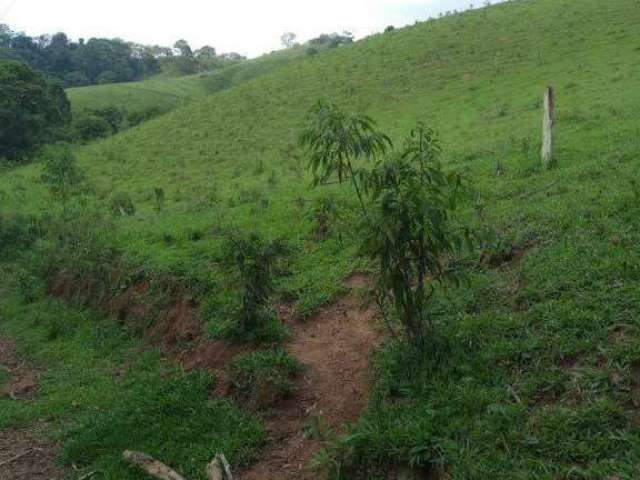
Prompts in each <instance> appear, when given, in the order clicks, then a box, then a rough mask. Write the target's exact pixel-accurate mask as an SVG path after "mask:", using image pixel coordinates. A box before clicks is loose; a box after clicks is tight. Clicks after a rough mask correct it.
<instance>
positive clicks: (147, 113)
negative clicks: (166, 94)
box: [126, 107, 164, 127]
mask: <svg viewBox="0 0 640 480" xmlns="http://www.w3.org/2000/svg"><path fill="white" fill-rule="evenodd" d="M163 113H164V111H163V110H162V109H161V108H160V107H149V108H146V109H144V110H137V111H133V112H129V113H127V114H126V122H127V126H128V127H135V126H136V125H139V124H141V123H142V122H146V121H147V120H151V119H152V118H154V117H157V116H159V115H162V114H163Z"/></svg>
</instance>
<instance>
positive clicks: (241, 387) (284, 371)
mask: <svg viewBox="0 0 640 480" xmlns="http://www.w3.org/2000/svg"><path fill="white" fill-rule="evenodd" d="M300 369H301V366H300V364H299V363H298V361H297V360H296V359H295V358H293V357H292V356H291V355H289V354H288V353H287V352H286V351H284V350H280V349H278V350H267V351H258V352H253V353H249V354H247V355H243V356H241V357H238V358H236V359H234V360H233V362H232V363H231V365H230V376H229V380H230V382H231V387H232V389H233V392H234V395H235V396H236V397H237V398H239V399H240V400H241V401H242V402H245V403H247V404H249V405H250V406H251V407H252V408H265V407H270V406H273V405H275V404H277V403H278V402H279V401H281V400H283V399H285V398H286V397H288V396H289V395H291V393H292V392H293V388H294V377H295V375H296V374H297V373H298V372H299V371H300Z"/></svg>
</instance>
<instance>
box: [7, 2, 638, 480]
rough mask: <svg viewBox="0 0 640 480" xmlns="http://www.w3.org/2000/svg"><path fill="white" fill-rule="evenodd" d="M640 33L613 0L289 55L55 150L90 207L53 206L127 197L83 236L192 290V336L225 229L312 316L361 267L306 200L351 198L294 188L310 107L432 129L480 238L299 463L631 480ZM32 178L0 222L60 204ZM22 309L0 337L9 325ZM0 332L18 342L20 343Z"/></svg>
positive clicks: (528, 9) (222, 310) (496, 13)
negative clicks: (225, 85)
mask: <svg viewBox="0 0 640 480" xmlns="http://www.w3.org/2000/svg"><path fill="white" fill-rule="evenodd" d="M639 22H640V11H639V10H638V9H637V5H636V4H635V2H633V1H631V0H614V1H611V2H607V4H606V7H603V4H602V3H601V2H599V1H596V0H582V1H577V0H564V1H559V2H558V1H555V0H553V1H552V0H535V1H521V2H509V3H505V4H501V5H497V6H493V7H491V8H487V9H482V10H477V11H473V12H466V13H463V14H460V15H456V16H451V17H446V18H444V19H441V20H437V21H431V22H425V23H422V24H419V25H416V26H413V27H410V28H406V29H395V30H394V31H391V32H388V33H385V34H381V35H377V36H373V37H372V38H369V39H366V40H364V41H362V42H356V43H354V44H353V45H348V46H344V47H341V48H339V49H336V50H332V51H329V52H324V53H321V54H318V55H313V56H306V55H305V56H303V58H301V59H299V60H297V61H296V62H294V63H292V64H290V65H288V66H286V67H283V68H281V69H278V70H277V71H274V72H272V73H270V74H268V75H264V76H261V77H259V78H255V79H253V80H251V81H248V82H244V83H242V84H241V85H237V86H235V87H233V88H230V89H227V90H225V91H222V92H219V93H216V94H214V95H211V96H209V97H207V98H206V99H205V100H203V101H202V102H200V103H198V104H194V105H188V106H185V107H183V108H178V109H176V110H174V111H172V112H171V113H169V114H167V115H165V116H163V117H161V118H158V119H156V120H154V121H152V122H148V123H146V124H144V125H141V126H140V127H139V128H136V129H132V130H128V131H126V132H122V133H120V134H118V135H115V136H113V137H111V138H109V139H106V140H104V141H99V142H96V143H93V144H91V145H88V146H84V147H78V148H76V149H75V154H76V155H77V158H78V165H79V167H81V168H82V170H83V171H84V172H85V173H86V176H87V179H88V181H89V182H91V185H92V188H93V190H94V191H95V195H85V196H83V197H82V198H77V199H75V200H73V201H71V202H70V204H71V205H69V208H70V209H72V208H73V209H75V208H76V206H77V208H78V209H77V210H73V211H78V212H81V211H82V209H83V208H84V209H89V210H101V209H103V210H108V209H109V203H110V198H111V197H112V195H113V193H114V191H119V192H126V193H127V194H128V195H129V197H130V199H131V201H132V203H133V204H134V205H135V213H133V214H132V215H117V216H112V218H111V220H110V222H112V223H111V224H110V227H109V228H107V229H105V230H104V231H103V232H101V233H100V241H101V242H104V245H108V246H109V247H110V248H113V249H114V250H117V251H118V252H120V254H121V260H123V261H126V262H127V264H128V265H133V266H138V267H140V266H142V267H144V270H145V272H154V273H160V274H167V273H170V274H172V275H175V277H176V278H180V279H181V281H183V282H184V283H185V284H188V285H192V286H193V287H194V292H196V293H195V295H196V296H197V297H198V300H199V301H200V306H201V316H202V321H203V322H204V324H205V329H206V330H207V331H211V332H218V331H219V330H220V325H221V324H222V323H224V322H225V321H226V320H228V315H227V313H226V312H228V311H233V309H234V308H235V307H236V306H237V301H238V298H239V297H238V295H239V292H240V291H241V284H240V282H239V281H238V276H237V271H235V270H234V269H230V268H228V260H229V258H228V256H227V249H226V236H225V233H226V232H228V231H229V228H233V229H236V230H238V231H242V232H255V233H259V234H260V235H261V236H262V238H264V239H265V241H271V240H273V239H276V238H285V239H286V240H287V242H288V243H289V245H290V246H291V254H290V255H289V256H288V258H287V269H288V271H289V274H288V275H286V276H282V277H278V278H277V279H276V281H275V285H274V287H275V291H274V292H273V295H272V296H271V299H272V301H273V302H280V301H282V302H283V303H286V304H287V305H292V308H293V309H295V312H296V315H297V316H298V317H301V318H312V316H311V314H312V313H313V312H314V311H316V310H317V309H318V308H319V307H320V306H322V305H325V304H326V303H328V302H330V301H331V300H332V299H334V298H335V297H336V296H337V295H339V294H340V293H342V291H343V290H344V283H343V280H344V279H345V278H346V277H347V276H348V275H349V274H350V273H351V272H353V271H363V270H364V271H368V270H372V269H373V268H374V267H375V265H373V264H372V263H370V262H367V261H364V260H363V259H362V258H361V257H358V256H357V255H356V252H357V251H358V246H359V240H360V239H359V238H358V236H357V234H356V232H355V231H354V229H352V228H349V226H348V225H347V227H346V228H345V227H344V225H343V226H341V231H340V232H335V231H333V232H332V231H331V229H329V230H326V229H325V228H322V230H323V233H322V235H321V236H322V238H320V236H318V235H315V233H314V232H315V231H317V228H318V222H317V219H316V216H315V215H309V210H310V208H313V205H314V204H315V202H316V201H318V199H320V198H324V197H326V196H331V198H332V199H334V200H335V201H336V202H338V203H341V204H342V203H344V204H347V205H349V206H353V207H355V208H357V205H358V203H359V202H358V199H357V195H356V194H355V192H354V191H353V189H352V188H351V187H350V186H349V185H348V183H347V184H344V185H339V184H332V185H325V186H324V187H323V188H322V189H315V190H313V189H310V188H309V185H310V184H311V183H312V180H313V178H312V176H311V175H309V174H307V173H306V172H305V169H304V164H305V162H306V160H307V159H308V157H306V156H305V153H304V152H303V151H302V150H301V149H299V148H298V146H297V140H298V138H299V134H300V129H301V125H303V124H304V119H305V116H306V114H307V112H308V109H309V107H310V105H311V104H312V103H313V102H315V101H316V100H317V99H318V98H327V99H329V100H331V101H332V102H333V103H335V104H337V105H339V106H340V107H341V108H343V109H345V110H348V111H354V112H359V113H362V114H363V115H366V116H368V117H370V118H373V119H375V120H376V122H377V126H378V128H379V129H380V130H382V131H384V132H387V134H388V136H389V138H390V139H391V141H392V142H393V143H394V144H395V145H402V139H403V138H404V136H405V135H406V133H407V132H408V131H410V130H411V129H412V128H414V127H415V125H416V122H418V121H423V122H425V125H429V126H431V127H433V128H434V129H435V130H436V131H437V133H438V138H439V139H440V144H441V147H442V155H441V158H440V161H441V163H442V166H443V170H445V171H453V170H456V171H463V172H464V174H465V177H466V178H468V179H469V180H470V183H471V184H472V187H473V190H474V196H473V197H472V201H471V204H472V205H471V206H470V207H468V208H467V209H465V210H463V211H462V212H460V213H461V215H462V220H463V221H464V222H465V223H466V224H468V225H470V226H473V227H476V229H477V230H478V231H491V232H493V237H492V239H490V240H488V241H485V242H483V243H481V244H480V245H479V247H480V249H481V250H482V251H481V253H478V255H477V258H473V259H470V260H468V261H467V263H465V265H464V267H465V270H467V272H468V275H467V277H468V279H467V284H465V285H464V286H462V287H461V288H451V289H448V290H447V292H446V295H443V296H442V297H440V296H438V297H437V299H436V300H434V301H435V305H434V311H435V312H437V315H436V316H435V317H434V318H433V326H434V329H436V330H437V331H438V332H439V335H440V339H439V342H438V349H437V350H433V349H432V350H427V353H426V354H424V355H422V354H416V353H415V352H412V353H409V352H408V349H406V348H404V344H403V343H402V342H394V341H390V342H389V343H388V344H387V345H386V346H385V347H383V348H382V349H381V351H380V352H379V353H378V355H377V357H376V360H375V362H374V366H375V368H374V372H375V379H376V380H375V385H374V390H373V392H372V393H371V398H370V402H369V407H368V408H367V410H366V411H365V412H364V413H363V416H362V419H361V421H360V422H358V423H357V424H356V425H353V426H352V428H351V429H350V430H349V432H347V434H346V435H344V436H343V437H342V438H341V439H338V440H337V441H336V443H335V444H333V445H332V446H331V447H330V448H328V449H327V450H326V452H325V453H324V454H322V455H321V456H320V457H319V459H318V464H319V465H320V466H322V467H324V468H326V469H327V470H328V471H329V472H330V474H331V475H332V476H333V478H349V479H354V478H385V475H387V474H388V473H389V472H393V471H396V470H397V469H401V468H411V469H413V470H415V471H417V472H421V473H424V472H427V471H432V472H433V471H439V472H440V474H441V476H442V477H443V478H447V477H448V478H453V479H486V478H516V479H533V478H542V479H557V478H576V479H605V478H616V477H617V478H622V479H625V480H626V479H634V478H637V477H638V475H640V472H638V465H640V447H639V445H640V438H639V435H640V428H639V423H638V416H637V409H638V406H639V405H640V399H639V398H638V391H639V390H638V389H639V385H640V380H639V377H638V365H639V364H640V349H639V347H638V346H639V345H640V326H639V325H638V318H640V316H639V315H638V313H639V310H640V308H639V307H640V297H639V294H638V288H637V279H638V278H639V277H638V275H639V273H640V270H639V265H640V262H639V258H638V255H639V254H640V250H639V245H640V236H639V234H638V232H639V229H638V227H639V224H638V208H639V206H638V201H637V187H634V184H633V183H631V180H633V181H635V185H637V184H638V182H639V181H640V180H639V179H638V162H639V159H640V140H639V139H640V131H639V127H638V108H639V106H640V91H639V90H638V89H637V88H636V86H635V85H636V78H637V75H638V72H639V70H640V63H639V62H638V58H639V56H638V55H639V52H640V50H639V48H640V44H638V40H637V34H636V33H637V32H636V26H637V24H638V23H639ZM549 84H553V85H554V86H555V91H556V95H557V126H556V133H557V142H556V160H557V162H556V165H555V166H554V167H553V168H552V169H549V170H547V169H543V168H541V164H540V160H539V155H538V151H539V150H538V147H539V145H540V140H541V135H540V133H541V120H542V119H541V117H542V110H541V104H542V94H543V91H544V89H545V88H546V87H547V85H549ZM363 162H364V158H362V159H360V160H356V161H354V163H353V167H354V168H358V167H359V166H360V165H361V163H363ZM259 165H262V167H261V168H257V166H259ZM274 171H275V172H276V178H277V181H276V180H272V181H270V180H269V179H270V178H274V177H273V176H272V172H274ZM40 174H41V171H40V166H39V165H34V166H27V167H21V168H18V169H13V170H11V171H3V173H2V176H1V177H0V199H1V202H0V212H1V213H2V215H3V217H2V218H3V219H4V218H14V215H16V212H19V213H20V215H22V216H23V217H24V218H31V217H29V216H30V215H35V216H37V217H40V216H42V215H43V214H44V213H47V214H50V215H55V214H56V213H57V212H59V211H61V210H62V205H60V204H59V203H57V202H56V203H53V204H52V202H51V201H50V198H51V197H50V195H49V192H48V189H47V186H46V184H44V183H43V182H42V181H41V179H40ZM325 183H327V182H325ZM158 191H162V192H163V195H162V202H161V205H162V206H161V208H159V207H158V205H159V204H160V202H159V201H158V196H157V193H156V192H158ZM79 215H80V214H79ZM322 221H324V220H322ZM11 228H12V231H13V229H14V227H11ZM15 231H18V230H15ZM338 233H340V234H338ZM2 238H5V237H2ZM12 238H13V236H12ZM88 238H93V237H92V236H90V235H89V236H88ZM27 243H28V242H27ZM2 250H4V249H2V247H1V246H0V251H2ZM80 250H81V249H77V251H80ZM12 251H13V250H12ZM56 260H57V261H58V262H59V263H58V266H59V267H60V266H62V265H66V263H65V259H64V256H62V255H61V256H59V257H56ZM39 261H41V260H38V259H34V260H33V262H39ZM84 266H85V268H84V269H83V271H87V272H88V271H90V270H91V268H92V264H91V262H88V263H87V264H84ZM5 301H6V300H5ZM12 301H13V300H12ZM31 308H32V307H30V306H22V307H20V310H19V311H18V315H11V316H8V317H7V316H6V315H5V316H3V317H2V321H1V322H2V323H1V324H2V325H5V324H7V325H10V326H11V325H16V323H15V322H17V321H18V320H17V318H18V317H19V316H22V315H27V314H28V312H29V311H31ZM48 308H50V307H48V306H47V307H46V308H45V310H46V309H48ZM53 330H54V332H55V331H57V330H60V331H64V328H60V329H57V328H56V329H53ZM6 331H7V332H8V333H10V334H12V335H14V336H17V337H18V340H19V341H20V336H19V335H18V334H19V330H18V327H17V325H16V326H15V328H14V327H11V328H9V327H7V329H6ZM43 345H47V344H46V343H44V341H38V342H35V343H34V344H33V349H32V350H31V352H29V351H27V353H30V354H33V355H34V356H35V355H37V354H38V352H39V351H41V350H42V349H44V348H45V347H44V346H43ZM71 355H72V357H73V356H75V355H77V354H76V353H72V354H71ZM69 381H70V380H69V379H60V384H61V385H63V384H65V382H69ZM152 383H154V384H155V381H154V382H152ZM61 388H62V387H61ZM158 388H159V387H158ZM154 389H155V387H154ZM46 392H47V391H46V390H45V392H44V395H43V396H42V401H43V402H48V401H49V400H47V399H48V398H50V396H49V395H48V394H47V393H46ZM8 405H12V407H10V408H16V407H15V406H13V405H14V404H11V403H10V402H9V403H8ZM63 408H64V409H68V408H69V407H68V406H65V407H60V409H61V410H62V409H63ZM66 411H68V410H66ZM15 415H19V414H16V413H15V412H14V414H11V416H10V417H7V418H10V420H9V421H7V422H6V423H5V425H6V426H8V425H10V424H12V423H13V422H15V421H16V417H15ZM29 420H33V418H31V417H30V418H26V419H25V422H26V421H29ZM89 420H90V419H89ZM89 420H87V421H89ZM60 424H64V421H62V420H60ZM87 424H89V423H87ZM61 426H62V427H64V425H61ZM54 431H59V430H58V429H57V426H56V428H54ZM69 438H71V437H69ZM243 438H244V437H243ZM246 438H253V437H252V436H251V435H247V437H246ZM239 442H240V440H239ZM230 450H231V451H233V449H232V448H231V449H230ZM149 453H155V452H149ZM225 453H226V452H225ZM91 458H92V460H90V462H94V461H95V462H98V461H99V460H97V459H96V458H97V457H91ZM175 458H177V457H175ZM245 458H246V457H245ZM240 461H244V460H242V458H241V459H240ZM181 465H183V461H178V462H177V465H176V467H179V466H181ZM125 475H129V474H128V473H127V474H125ZM119 478H127V477H126V476H124V475H123V477H119ZM132 478H135V477H132Z"/></svg>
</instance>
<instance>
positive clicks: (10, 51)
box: [0, 24, 244, 87]
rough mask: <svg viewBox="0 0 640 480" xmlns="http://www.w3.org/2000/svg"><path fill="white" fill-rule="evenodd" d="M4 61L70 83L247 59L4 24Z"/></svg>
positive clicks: (0, 48) (182, 44)
mask: <svg viewBox="0 0 640 480" xmlns="http://www.w3.org/2000/svg"><path fill="white" fill-rule="evenodd" d="M0 59H5V60H18V61H21V62H23V63H26V64H28V65H29V66H31V67H32V68H35V69H37V70H39V71H41V72H43V73H44V74H45V75H47V76H48V77H50V78H52V79H56V80H58V81H60V82H61V83H62V84H63V86H64V87H75V86H85V85H95V84H103V83H116V82H130V81H136V80H141V79H143V78H147V77H150V76H152V75H155V74H158V73H160V72H169V73H172V74H176V75H189V74H193V73H198V72H202V71H209V70H213V69H215V68H218V67H220V66H224V65H228V64H229V63H233V62H237V61H239V60H242V59H244V57H243V56H242V55H240V54H238V53H223V54H218V53H217V52H216V49H215V48H213V47H211V46H204V47H202V48H200V49H197V50H192V48H191V46H190V45H189V43H188V42H187V41H185V40H178V41H177V42H175V44H174V45H173V46H172V47H163V46H158V45H154V46H150V45H141V44H138V43H133V42H127V41H124V40H121V39H119V38H115V39H107V38H91V39H89V40H85V39H82V38H81V39H79V40H77V41H73V40H71V39H69V37H68V36H67V35H66V34H65V33H62V32H60V33H56V34H54V35H39V36H37V37H31V36H29V35H26V34H25V33H22V32H15V31H13V30H12V29H11V28H10V27H9V26H8V25H2V24H0Z"/></svg>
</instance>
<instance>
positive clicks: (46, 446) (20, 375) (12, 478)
mask: <svg viewBox="0 0 640 480" xmlns="http://www.w3.org/2000/svg"><path fill="white" fill-rule="evenodd" d="M0 369H1V370H2V372H1V374H2V376H3V378H4V380H2V379H0V381H1V383H0V398H3V397H4V398H6V397H10V398H11V399H13V400H14V401H16V402H19V401H23V400H24V399H25V398H29V397H31V396H33V395H35V394H36V393H37V390H38V371H37V370H36V369H34V368H33V366H31V365H29V364H28V363H26V362H24V361H21V360H20V358H19V357H18V355H17V353H16V348H15V344H14V343H13V342H10V341H8V340H7V339H5V338H2V337H0ZM57 453H58V448H57V446H56V445H54V444H52V443H49V442H47V441H45V440H43V439H42V436H41V435H39V434H38V433H37V432H35V431H32V430H27V429H21V430H16V429H10V430H5V431H0V480H57V479H62V478H64V473H63V471H62V470H60V469H59V468H58V467H57V466H56V463H55V458H56V456H57Z"/></svg>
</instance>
